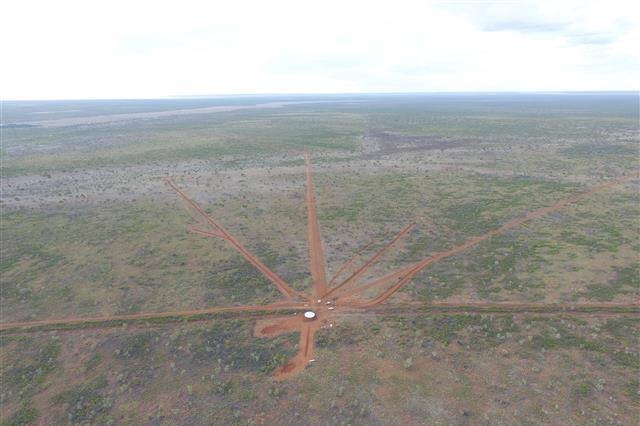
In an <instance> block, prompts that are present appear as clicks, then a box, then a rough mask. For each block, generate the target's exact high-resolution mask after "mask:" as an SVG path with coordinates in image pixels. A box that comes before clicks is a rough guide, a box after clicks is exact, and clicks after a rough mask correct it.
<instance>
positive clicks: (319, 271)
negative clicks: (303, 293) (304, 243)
mask: <svg viewBox="0 0 640 426" xmlns="http://www.w3.org/2000/svg"><path fill="white" fill-rule="evenodd" d="M304 161H305V163H306V166H307V167H306V175H307V228H308V234H309V235H308V239H309V270H310V272H311V281H312V290H313V296H314V297H316V298H319V297H322V296H323V295H324V294H325V293H326V292H327V277H326V266H325V261H324V252H323V250H322V240H321V239H320V227H319V225H318V216H317V214H316V206H315V200H314V197H313V178H312V176H311V161H310V160H309V154H306V153H305V155H304Z"/></svg>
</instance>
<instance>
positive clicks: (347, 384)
mask: <svg viewBox="0 0 640 426" xmlns="http://www.w3.org/2000/svg"><path fill="white" fill-rule="evenodd" d="M290 100H292V99H289V98H276V99H262V98H261V99H250V98H249V99H246V98H243V99H232V100H215V101H212V100H184V101H170V102H169V101H168V102H165V103H163V102H157V103H154V102H151V101H146V102H138V103H136V102H135V101H130V102H125V101H122V102H115V103H100V102H93V103H73V104H69V103H36V104H16V105H11V103H8V104H7V105H5V108H4V109H5V116H4V123H5V124H6V123H9V124H11V123H29V122H30V121H36V119H41V117H39V116H38V114H34V113H38V112H43V111H48V113H47V116H51V118H53V117H54V116H55V117H56V118H57V117H60V118H64V117H79V116H82V117H85V116H86V117H91V116H93V115H105V114H122V113H127V112H131V113H137V112H152V111H164V110H167V109H185V108H202V107H209V106H216V105H244V106H247V105H251V104H252V103H263V102H277V101H290ZM293 100H294V101H298V100H304V101H309V100H314V99H309V98H300V99H298V98H296V99H293ZM316 100H318V101H322V102H318V103H304V104H291V105H285V106H282V107H280V108H271V109H261V108H255V109H251V108H249V109H243V110H237V111H227V112H219V113H212V114H198V115H180V116H173V117H166V118H163V119H144V120H131V121H118V122H112V123H108V124H100V123H96V124H85V125H81V126H66V127H65V126H62V127H45V126H35V127H6V128H3V129H2V150H1V153H0V155H2V170H1V174H2V183H1V185H2V187H1V189H2V197H1V199H0V201H1V202H2V204H1V206H2V223H1V224H0V226H1V232H2V244H1V247H0V273H1V274H2V275H1V276H2V282H1V284H2V298H1V301H0V308H1V320H2V321H3V322H10V321H25V320H37V319H48V318H61V317H65V316H98V315H109V314H120V313H136V312H148V311H162V310H180V309H198V308H205V307H211V306H228V305H234V304H261V303H267V302H269V301H272V300H275V299H276V298H277V297H278V294H277V292H276V291H275V290H274V289H273V288H272V287H271V286H269V285H268V284H267V282H266V281H265V280H264V279H263V278H262V277H261V276H260V275H259V274H257V273H256V272H255V271H254V270H253V269H251V268H249V267H248V266H247V264H246V263H245V262H244V261H243V260H242V259H241V258H239V257H238V256H237V255H236V254H234V252H232V251H231V250H229V249H228V248H227V247H226V246H224V245H223V244H222V243H220V242H217V241H214V240H210V239H204V238H201V237H198V236H194V235H191V234H187V233H186V232H185V229H184V225H185V224H186V223H187V222H188V221H189V217H188V215H187V214H186V213H184V212H183V210H182V209H181V206H180V204H179V203H178V202H177V200H175V199H174V197H173V195H172V193H170V191H168V190H167V189H166V188H165V187H164V186H163V185H162V181H161V179H162V177H164V176H167V175H171V176H173V177H174V178H175V180H176V181H177V182H178V183H179V184H180V185H181V186H182V187H183V188H185V189H186V190H187V191H188V192H189V193H190V194H192V195H194V197H195V198H196V199H197V200H198V201H200V202H202V203H203V205H205V207H206V209H207V210H208V211H209V212H211V213H212V214H213V215H214V216H215V217H216V218H218V219H219V220H220V221H221V222H222V223H224V224H225V226H227V227H228V229H229V230H231V231H232V232H233V233H234V234H235V235H236V236H237V237H238V238H239V239H240V240H241V241H242V242H243V243H245V244H246V245H247V246H248V247H249V248H250V249H251V250H253V251H254V252H255V253H256V254H258V255H259V257H260V258H261V259H263V260H264V261H265V263H266V264H268V265H269V267H271V268H273V269H274V270H275V271H276V272H277V273H278V274H280V275H281V276H282V277H283V278H284V279H285V280H286V281H288V282H290V283H292V285H293V286H294V287H295V288H298V289H307V288H309V285H310V283H309V276H308V272H307V246H306V242H305V238H306V228H305V226H306V225H305V210H304V192H303V190H304V176H303V162H302V159H301V158H300V156H299V155H298V154H299V153H300V152H301V151H303V150H308V151H310V152H311V153H312V156H313V161H314V168H315V186H316V198H317V208H318V214H319V219H320V223H321V231H322V236H323V239H324V243H325V249H326V251H327V261H328V264H329V269H330V271H335V270H336V269H337V268H338V266H339V265H340V264H341V263H342V262H343V261H345V260H347V259H348V258H349V257H350V256H351V255H352V254H353V252H355V251H356V250H357V249H358V248H359V247H362V246H363V245H365V244H366V243H367V242H369V241H371V240H373V239H378V240H379V239H380V238H383V237H388V238H389V237H390V236H391V235H392V234H393V233H394V232H397V231H398V230H399V229H400V228H401V227H402V226H403V224H404V223H406V222H408V221H410V220H415V221H416V222H417V226H416V229H414V230H413V231H412V232H411V234H410V235H409V237H408V238H407V239H406V241H405V242H404V243H403V245H402V247H401V250H399V251H397V252H396V253H394V254H390V255H389V256H387V257H385V258H384V261H383V262H381V264H380V265H379V267H377V269H375V270H374V271H373V273H374V274H378V273H382V272H384V271H385V270H388V269H390V268H392V267H397V266H401V265H404V264H407V263H408V262H412V261H416V260H419V259H420V258H422V257H424V256H426V255H428V254H429V253H432V252H435V251H438V250H442V249H445V248H447V247H449V246H450V245H452V244H456V243H460V242H461V241H464V240H465V239H467V238H469V237H471V236H474V235H479V234H481V233H482V232H484V231H487V230H489V229H491V228H492V227H495V226H497V225H499V224H501V223H504V222H505V221H507V220H509V219H511V218H513V217H514V216H516V215H518V214H521V213H523V212H526V211H528V210H532V209H535V208H539V207H542V206H545V205H549V204H551V203H553V202H555V201H557V200H559V199H561V198H563V197H566V196H568V195H570V194H573V193H575V192H576V191H580V190H582V189H584V188H585V187H586V186H589V185H592V184H595V183H598V182H601V181H602V180H604V179H607V178H612V177H616V176H620V175H623V174H625V173H630V172H632V171H634V170H637V167H638V142H639V140H638V123H637V117H638V107H637V103H636V96H635V95H633V94H573V95H449V96H436V95H432V96H417V95H416V96H409V95H395V96H373V95H370V96H354V97H352V98H348V97H329V98H322V99H316ZM34 117H35V118H34ZM638 200H639V199H638V190H637V182H632V183H628V184H625V185H621V186H619V187H616V188H613V189H611V190H609V191H606V192H602V193H599V194H597V195H595V196H594V197H592V198H590V199H588V200H584V201H582V202H580V203H578V204H576V205H574V206H570V207H568V208H566V209H564V210H562V211H560V212H557V213H554V214H552V215H549V216H547V217H544V218H541V219H538V220H536V221H534V222H531V223H529V224H527V226H526V227H522V228H519V229H515V230H513V231H510V232H509V233H507V234H504V235H502V236H500V237H496V238H494V239H491V240H488V241H485V242H483V243H481V244H480V245H478V246H477V247H475V248H473V249H472V250H469V251H468V252H465V253H462V254H460V255H457V256H454V257H452V258H449V259H446V260H444V261H442V262H440V263H437V264H435V265H433V266H432V267H430V268H427V269H426V270H425V271H423V272H422V273H421V274H420V275H419V276H418V277H416V279H415V280H414V282H413V283H412V284H411V285H409V286H407V287H406V288H405V289H403V290H402V292H400V293H399V294H397V295H396V296H394V301H413V302H429V301H434V300H437V301H456V302H461V303H464V302H479V301H494V302H498V301H500V302H533V301H536V302H548V303H560V302H572V303H575V302H589V301H593V302H596V301H597V302H603V301H607V302H634V301H635V302H637V301H638V289H639V285H640V283H639V281H638V276H639V273H640V271H639V270H638V253H639V250H640V247H639V245H638V241H639V239H638V236H639V230H640V219H639V218H640V215H639V214H638V213H640V207H639V204H638ZM374 249H375V247H372V248H371V249H370V251H371V252H373V250H374ZM250 326H251V324H250V321H249V320H245V319H238V318H228V319H224V318H214V319H212V320H210V321H204V322H197V323H181V324H167V323H160V324H155V325H154V326H153V327H147V326H144V325H141V324H137V325H130V326H127V325H124V326H121V327H118V328H115V329H105V330H102V329H89V330H66V331H41V332H38V333H28V334H11V335H3V336H0V343H1V347H0V359H1V360H2V363H1V368H2V372H1V374H2V376H1V378H0V380H1V383H2V401H1V403H2V412H1V417H2V421H3V424H7V425H13V424H16V425H17V424H39V423H38V422H44V423H45V424H65V423H69V424H87V423H90V424H132V425H133V424H156V425H173V424H193V425H196V424H287V423H288V424H291V423H301V422H303V421H304V422H306V423H309V424H363V425H364V424H366V425H371V424H398V423H399V419H400V422H402V423H408V424H491V425H498V424H505V425H507V424H508V425H511V424H563V425H564V424H598V425H600V424H632V423H633V420H634V418H637V415H638V410H639V405H640V401H638V380H637V377H638V372H639V371H640V370H639V369H640V366H639V365H638V363H639V359H640V356H639V353H638V349H637V342H638V338H639V337H640V336H639V335H638V333H639V321H638V319H637V318H634V317H599V316H587V317H585V318H582V317H580V318H573V317H558V318H550V317H535V316H519V315H513V316H510V315H506V316H494V315H488V314H487V315H419V314H415V315H398V316H385V315H378V316H376V315H369V314H362V315H345V316H344V318H341V319H340V320H339V321H338V322H337V324H336V327H335V330H331V331H324V332H322V333H321V334H320V336H319V340H318V354H317V359H318V361H317V362H315V363H314V364H312V365H311V367H310V368H308V369H307V370H306V371H305V372H303V373H302V374H301V375H299V376H296V377H294V378H292V379H290V380H289V381H286V382H276V381H273V380H272V379H271V378H270V372H271V371H272V370H273V369H274V368H275V367H276V366H277V365H279V364H281V363H282V362H283V361H284V360H285V359H287V358H288V357H289V356H290V355H291V354H292V353H293V352H295V345H296V342H297V336H295V335H285V336H280V337H277V338H273V339H256V338H254V337H252V336H251V335H250V330H251V327H250Z"/></svg>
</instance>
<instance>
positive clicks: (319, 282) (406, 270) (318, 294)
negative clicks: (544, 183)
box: [0, 154, 640, 379]
mask: <svg viewBox="0 0 640 426" xmlns="http://www.w3.org/2000/svg"><path fill="white" fill-rule="evenodd" d="M305 163H306V183H307V191H306V202H307V216H308V238H309V269H310V273H311V278H312V282H313V285H312V289H311V295H307V294H304V293H302V292H300V291H297V290H295V289H293V288H292V287H291V286H290V285H289V284H287V283H286V282H285V281H284V280H282V278H280V277H279V276H278V275H276V274H275V273H274V272H273V271H272V270H271V269H269V268H268V267H267V266H266V265H265V264H264V263H262V262H261V261H260V260H259V259H258V258H257V257H256V256H255V255H253V254H252V253H251V252H250V251H249V250H247V249H246V248H245V247H244V246H243V245H242V244H241V243H240V242H239V241H238V240H237V239H235V238H234V237H233V236H232V235H231V234H229V233H228V232H227V230H226V229H224V228H223V227H222V226H221V225H220V224H218V223H217V222H216V221H215V220H214V219H213V218H212V217H211V216H209V215H208V214H207V213H206V212H205V211H204V209H203V208H202V207H200V206H199V205H198V204H197V203H196V202H195V201H193V200H192V199H191V198H189V197H188V196H187V195H186V194H185V193H184V192H183V191H182V190H180V189H179V188H178V187H177V186H176V185H175V183H174V182H173V181H172V180H171V179H169V178H168V179H166V183H167V185H168V186H169V187H171V188H172V189H173V190H174V191H175V192H176V194H177V195H178V196H179V197H180V199H181V201H182V202H183V203H184V204H185V206H186V207H187V210H188V211H189V213H190V214H191V215H192V216H193V217H194V218H195V219H196V221H197V222H198V226H189V228H188V229H189V230H190V231H191V232H194V233H197V234H200V235H203V236H206V237H215V238H220V239H223V240H225V241H227V242H228V243H230V244H231V246H232V247H233V248H234V249H235V250H236V251H238V252H239V253H240V254H241V255H242V256H243V257H244V258H245V259H246V260H247V261H248V262H249V263H250V264H251V265H253V266H254V267H255V268H256V269H258V270H259V271H260V272H261V273H262V274H263V275H264V276H265V277H266V278H267V279H268V280H269V281H270V282H271V283H272V284H273V285H274V286H275V287H276V288H277V289H278V291H280V293H282V295H283V296H284V299H283V300H282V301H280V302H276V303H272V304H269V305H263V306H255V305H253V306H252V305H243V306H229V307H217V308H209V309H199V310H185V311H174V312H148V313H137V314H130V315H116V316H102V317H92V318H82V317H75V318H61V319H48V320H40V321H22V322H13V323H0V331H4V332H9V331H21V330H23V331H29V330H37V329H42V328H46V327H53V328H55V327H59V328H64V327H69V326H78V327H100V326H113V324H115V323H118V322H126V321H145V320H160V319H162V320H171V319H175V320H177V321H182V320H185V319H188V318H190V317H194V316H201V317H203V318H204V317H206V316H207V315H213V314H222V313H228V312H246V313H247V314H250V313H254V314H255V313H259V312H269V311H271V312H274V313H275V312H276V311H281V310H299V311H302V310H305V311H306V310H312V311H313V312H314V313H315V314H316V317H315V319H312V320H307V319H305V318H304V317H303V315H302V314H301V312H298V313H297V314H295V315H291V316H282V315H280V314H279V316H278V317H275V318H273V317H272V318H259V319H258V320H257V321H256V323H255V327H254V330H253V333H254V335H255V336H256V337H270V336H275V335H278V334H282V333H290V332H296V331H297V332H299V333H300V336H299V343H298V352H297V354H296V355H295V356H294V357H293V358H292V359H291V360H290V361H288V362H287V363H286V364H285V365H283V366H282V367H280V368H278V369H277V370H276V372H275V374H274V377H275V378H276V379H285V378H287V377H290V376H292V375H294V374H296V373H298V372H299V371H302V370H303V369H304V368H306V366H307V365H309V363H310V362H312V361H313V357H314V350H315V333H316V331H318V330H319V329H320V328H323V327H327V326H331V325H332V322H331V321H332V318H334V317H336V316H337V315H340V314H341V313H342V314H349V313H352V312H360V313H379V312H397V313H407V314H415V313H420V314H425V313H429V314H430V313H442V314H452V313H465V312H466V313H489V314H510V315H519V314H534V315H552V314H570V315H634V316H637V315H638V314H640V304H639V303H638V301H635V302H634V303H631V304H590V303H583V304H526V303H485V302H481V303H466V304H460V303H442V302H440V303H430V304H422V305H421V304H401V305H381V304H382V303H383V302H385V301H386V300H387V299H388V298H389V297H391V296H392V295H393V294H394V293H395V292H397V291H398V290H400V289H401V288H402V287H403V286H405V285H406V284H408V283H409V282H410V281H411V279H412V278H413V277H414V276H415V275H416V274H417V273H419V272H420V271H422V270H423V269H424V268H426V267H427V266H429V265H431V264H433V263H435V262H438V261H440V260H442V259H445V258H447V257H450V256H454V255H456V254H459V253H462V252H463V251H465V250H467V249H470V248H472V247H474V246H475V245H477V244H479V243H480V242H482V241H484V240H487V239H489V238H491V237H494V236H496V235H500V234H503V233H505V232H507V231H508V230H510V229H513V228H516V227H518V226H520V225H522V224H524V223H526V222H528V221H531V220H533V219H536V218H539V217H541V216H544V215H546V214H548V213H551V212H554V211H556V210H559V209H561V208H563V207H565V206H567V205H568V204H571V203H576V202H578V201H580V200H582V199H584V198H586V197H588V196H590V195H592V194H594V193H596V192H599V191H603V190H605V189H607V188H610V187H612V186H614V185H618V184H621V183H624V182H627V181H630V180H632V179H635V178H637V177H638V173H637V172H635V173H632V174H629V175H625V176H622V177H620V178H618V179H614V180H611V181H608V182H605V183H602V184H600V185H596V186H593V187H590V188H588V189H586V190H585V191H582V192H580V193H578V194H575V195H573V196H571V197H568V198H565V199H563V200H560V201H558V202H556V203H555V204H553V205H551V206H548V207H544V208H541V209H537V210H533V211H531V212H528V213H526V214H524V215H522V216H519V217H516V218H514V219H511V220H510V221H508V222H506V223H505V224H503V225H502V226H500V227H498V228H496V229H494V230H492V231H489V232H487V233H485V234H482V235H479V236H476V237H473V238H470V239H469V240H467V241H466V242H464V243H462V244H460V245H457V246H454V247H452V248H449V249H447V250H444V251H440V252H437V253H435V254H432V255H430V256H428V257H425V258H424V259H423V260H421V261H420V262H417V263H414V264H412V265H409V266H406V267H403V268H400V269H397V270H395V271H391V272H390V273H388V274H386V275H384V276H383V277H381V278H378V279H376V280H373V281H371V282H369V283H365V284H363V285H361V286H358V287H355V288H353V287H352V288H350V289H347V290H344V288H345V287H346V286H347V285H348V284H353V283H356V282H357V280H358V279H359V278H360V277H362V276H363V275H364V273H365V272H366V271H367V270H368V269H369V268H370V267H371V266H372V265H373V264H374V263H375V262H376V261H377V260H378V259H379V258H380V256H382V254H383V253H384V252H386V251H387V250H388V249H390V248H392V247H393V246H394V245H395V244H396V242H397V241H398V240H399V239H400V238H402V237H403V236H405V235H406V234H407V233H408V232H409V231H410V229H411V227H412V226H413V223H410V224H409V225H407V226H405V227H404V228H403V229H402V230H401V231H400V233H399V234H397V235H396V237H395V238H394V239H393V240H392V241H391V242H389V243H387V244H386V245H385V246H384V247H383V248H382V249H380V250H378V251H377V252H376V253H375V254H374V255H373V257H371V258H370V259H369V260H367V261H366V262H365V263H364V264H363V265H362V266H361V267H359V268H357V269H356V271H355V272H353V273H352V274H351V275H349V277H348V278H347V279H345V280H343V281H342V282H341V283H340V284H338V285H337V286H335V287H333V288H332V289H330V290H329V289H328V284H327V279H326V266H325V259H324V252H323V250H322V241H321V238H320V230H319V225H318V219H317V215H316V210H315V200H314V196H313V180H312V176H311V173H312V172H311V162H310V160H309V156H308V155H307V154H305ZM355 259H357V256H356V257H354V258H352V259H351V260H350V261H349V262H347V263H346V264H345V265H343V266H342V267H341V268H340V269H339V270H338V272H337V273H336V275H335V276H334V277H333V278H332V280H331V283H333V281H334V280H335V279H336V278H337V276H339V275H340V274H341V273H342V272H343V271H344V270H345V269H346V268H350V267H351V265H353V263H354V262H355ZM389 284H393V285H391V287H389V288H387V289H385V290H383V291H382V292H381V293H380V294H378V295H377V296H375V297H374V298H372V299H369V300H365V299H364V298H363V296H362V295H363V293H364V292H365V291H367V290H369V289H373V288H378V287H384V286H387V285H389ZM328 296H331V297H328ZM363 309H366V310H365V311H362V310H363ZM397 313H396V314H397Z"/></svg>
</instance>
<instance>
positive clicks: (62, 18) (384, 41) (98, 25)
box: [0, 0, 640, 99]
mask: <svg viewBox="0 0 640 426" xmlns="http://www.w3.org/2000/svg"><path fill="white" fill-rule="evenodd" d="M635 3H636V2H631V1H629V2H624V1H607V2H597V1H594V2H585V1H580V2H577V1H575V2H574V1H569V2H567V1H565V2H531V1H522V2H497V1H496V2H431V3H427V2H423V1H394V2H390V1H389V2H371V1H368V2H364V1H349V2H344V1H341V2H338V1H324V2H302V1H270V2H262V1H234V2H227V1H220V2H211V1H207V2H205V1H186V0H183V1H180V2H158V1H153V2H152V1H135V2H131V1H110V2H87V1H65V0H60V1H57V2H49V1H35V0H22V1H19V2H7V4H5V5H4V7H3V10H2V18H0V19H1V22H0V36H1V37H2V41H3V42H2V66H1V67H0V95H1V96H2V97H3V98H5V99H13V98H22V99H25V98H32V99H34V98H35V99H38V98H39V99H42V98H49V99H51V98H58V99H59V98H123V97H124V98H130V97H163V96H172V95H198V94H232V93H283V92H286V93H292V92H305V93H311V92H320V93H321V92H334V93H335V92H357V91H367V92H378V91H383V92H385V91H497V90H637V89H638V88H639V87H640V84H639V81H638V75H639V74H638V71H639V67H640V66H639V61H638V51H637V47H636V46H638V45H640V33H639V27H640V26H639V25H638V21H637V17H638V16H639V15H640V14H639V13H638V12H639V10H638V6H636V5H635Z"/></svg>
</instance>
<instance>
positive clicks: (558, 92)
mask: <svg viewBox="0 0 640 426" xmlns="http://www.w3.org/2000/svg"><path fill="white" fill-rule="evenodd" d="M633 93H635V94H639V95H640V90H639V89H620V90H472V91H416V92H290V93H287V92H264V93H230V94H203V95H164V96H157V97H114V98H106V97H88V98H73V97H71V98H12V99H5V98H0V103H4V102H64V101H155V100H187V99H224V98H252V97H256V98H257V97H276V96H394V95H395V96H402V95H503V94H530V95H536V94H540V95H554V94H556V95H561V94H595V95H597V94H633Z"/></svg>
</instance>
